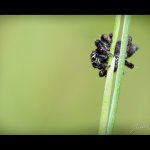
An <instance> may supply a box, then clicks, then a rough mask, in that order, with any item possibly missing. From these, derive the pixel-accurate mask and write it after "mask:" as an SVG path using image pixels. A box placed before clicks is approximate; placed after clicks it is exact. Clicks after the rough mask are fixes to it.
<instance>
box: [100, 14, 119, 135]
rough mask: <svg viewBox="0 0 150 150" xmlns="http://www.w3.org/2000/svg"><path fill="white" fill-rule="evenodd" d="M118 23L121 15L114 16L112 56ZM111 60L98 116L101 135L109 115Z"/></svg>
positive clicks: (112, 66)
mask: <svg viewBox="0 0 150 150" xmlns="http://www.w3.org/2000/svg"><path fill="white" fill-rule="evenodd" d="M120 22H121V15H116V18H115V24H114V32H113V39H112V44H111V48H110V52H111V53H112V54H113V55H114V51H115V46H116V42H117V38H118V33H119V28H120ZM112 58H113V57H110V58H109V60H108V66H110V68H109V69H108V72H107V77H106V83H105V89H104V96H103V102H102V110H101V114H100V122H99V130H98V134H102V135H103V134H106V127H107V122H108V115H109V106H110V103H111V101H110V98H111V90H112V83H113V72H114V64H115V59H112ZM112 60H113V61H112Z"/></svg>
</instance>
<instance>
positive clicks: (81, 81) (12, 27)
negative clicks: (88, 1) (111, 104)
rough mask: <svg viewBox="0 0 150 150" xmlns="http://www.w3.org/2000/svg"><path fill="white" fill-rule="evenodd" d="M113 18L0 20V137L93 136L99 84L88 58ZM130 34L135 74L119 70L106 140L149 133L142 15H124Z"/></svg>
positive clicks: (148, 29)
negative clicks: (111, 125)
mask: <svg viewBox="0 0 150 150" xmlns="http://www.w3.org/2000/svg"><path fill="white" fill-rule="evenodd" d="M114 19H115V16H113V15H112V16H111V15H110V16H108V15H104V16H102V15H95V16H94V15H77V16H76V15H66V16H63V15H60V16H59V15H58V16H57V15H56V16H55V15H54V16H53V15H45V16H44V15H43V16H38V15H37V16H34V15H33V16H32V15H30V16H25V15H20V16H19V15H18V16H13V15H12V16H0V134H94V135H95V134H97V133H98V123H99V113H100V109H101V103H102V98H103V91H104V85H105V78H100V77H99V76H98V70H94V69H93V68H92V66H91V63H90V53H91V51H92V50H94V49H95V45H94V41H95V40H96V39H98V38H99V36H100V35H101V34H103V33H106V34H108V33H109V32H111V31H113V26H114ZM130 34H131V36H132V37H133V43H136V44H137V45H138V46H139V47H140V49H139V51H138V52H137V53H136V54H135V55H134V56H133V57H132V58H130V59H129V61H131V62H133V63H134V64H135V65H136V68H135V69H133V70H130V69H128V68H126V67H125V71H124V72H125V75H124V77H123V82H122V87H121V95H120V100H119V106H118V112H117V120H116V124H115V128H114V131H113V134H150V91H149V89H150V67H149V61H150V60H149V55H150V48H149V47H150V46H149V44H150V42H149V41H150V40H149V35H150V16H132V20H131V27H130ZM120 36H121V34H120ZM137 126H138V127H137Z"/></svg>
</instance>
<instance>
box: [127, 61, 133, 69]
mask: <svg viewBox="0 0 150 150" xmlns="http://www.w3.org/2000/svg"><path fill="white" fill-rule="evenodd" d="M125 65H126V66H127V67H128V68H130V69H132V68H134V64H132V63H130V62H128V61H127V60H125Z"/></svg>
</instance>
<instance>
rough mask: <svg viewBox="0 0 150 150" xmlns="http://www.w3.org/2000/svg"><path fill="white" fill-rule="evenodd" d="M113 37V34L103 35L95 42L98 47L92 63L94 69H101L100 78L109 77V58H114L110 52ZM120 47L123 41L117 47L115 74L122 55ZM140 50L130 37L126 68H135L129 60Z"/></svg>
mask: <svg viewBox="0 0 150 150" xmlns="http://www.w3.org/2000/svg"><path fill="white" fill-rule="evenodd" d="M112 37H113V34H112V33H110V34H109V35H108V36H107V35H105V34H103V35H102V36H101V37H100V39H98V40H96V41H95V46H96V47H97V48H96V49H95V50H94V51H92V53H91V63H92V66H93V67H94V68H97V69H99V76H100V77H103V76H106V75H107V69H108V58H109V57H110V56H112V54H111V52H110V47H111V43H112ZM120 46H121V41H118V42H117V43H116V47H115V52H114V56H115V69H114V72H116V71H117V68H118V60H119V54H120ZM137 50H138V47H137V46H136V45H135V44H133V43H132V38H131V36H129V37H128V45H127V53H126V58H125V66H127V67H128V68H130V69H132V68H134V64H132V63H130V62H128V61H127V58H129V57H131V56H132V55H133V54H134V53H135V52H136V51H137Z"/></svg>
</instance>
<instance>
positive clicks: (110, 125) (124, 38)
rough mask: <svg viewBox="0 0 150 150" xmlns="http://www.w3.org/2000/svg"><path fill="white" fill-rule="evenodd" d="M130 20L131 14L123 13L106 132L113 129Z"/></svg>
mask: <svg viewBox="0 0 150 150" xmlns="http://www.w3.org/2000/svg"><path fill="white" fill-rule="evenodd" d="M130 21H131V16H130V15H125V16H124V24H123V33H122V39H121V48H120V56H119V62H118V69H117V74H116V81H115V87H114V93H113V98H112V103H111V107H110V114H109V119H108V126H107V131H106V133H107V134H112V130H113V127H114V123H115V118H116V113H117V106H118V100H119V95H120V87H121V81H122V76H123V69H124V64H125V57H126V50H127V44H128V33H129V26H130Z"/></svg>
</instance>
